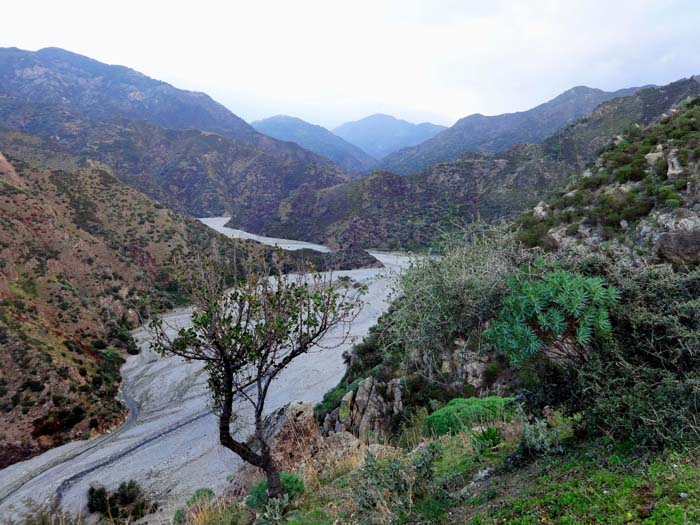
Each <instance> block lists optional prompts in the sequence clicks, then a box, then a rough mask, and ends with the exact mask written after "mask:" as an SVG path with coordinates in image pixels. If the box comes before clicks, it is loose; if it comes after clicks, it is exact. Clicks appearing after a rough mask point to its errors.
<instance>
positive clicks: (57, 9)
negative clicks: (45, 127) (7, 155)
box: [0, 0, 700, 128]
mask: <svg viewBox="0 0 700 525" xmlns="http://www.w3.org/2000/svg"><path fill="white" fill-rule="evenodd" d="M2 17H3V22H4V23H3V24H2V31H1V32H0V47H10V46H14V47H19V48H22V49H28V50H37V49H40V48H42V47H47V46H56V47H61V48H64V49H68V50H70V51H73V52H76V53H80V54H83V55H87V56H90V57H92V58H95V59H97V60H100V61H103V62H107V63H110V64H120V65H125V66H128V67H131V68H133V69H136V70H138V71H140V72H142V73H144V74H146V75H148V76H150V77H153V78H157V79H160V80H164V81H166V82H169V83H171V84H173V85H175V86H176V87H180V88H183V89H191V90H196V91H203V92H206V93H208V94H209V95H211V96H212V97H214V98H215V99H216V100H218V101H219V102H221V103H222V104H224V105H225V106H227V107H228V108H229V109H231V110H232V111H233V112H234V113H236V114H237V115H239V116H240V117H242V118H244V119H246V120H247V121H249V122H250V121H252V120H256V119H260V118H265V117H268V116H272V115H277V114H286V115H293V116H296V117H299V118H302V119H304V120H307V121H309V122H313V123H316V124H320V125H323V126H326V127H328V128H333V127H334V126H337V125H339V124H340V123H342V122H345V121H348V120H357V119H359V118H362V117H365V116H367V115H370V114H373V113H388V114H391V115H394V116H396V117H399V118H403V119H406V120H409V121H412V122H422V121H431V122H435V123H437V124H444V125H451V124H452V123H454V122H455V121H456V120H457V119H459V118H461V117H464V116H466V115H469V114H472V113H483V114H486V115H491V114H498V113H505V112H511V111H521V110H525V109H528V108H531V107H533V106H535V105H537V104H540V103H542V102H545V101H547V100H549V99H551V98H553V97H555V96H556V95H557V94H559V93H561V92H562V91H565V90H566V89H568V88H570V87H573V86H576V85H587V86H591V87H597V88H601V89H605V90H615V89H619V88H623V87H630V86H635V85H645V84H665V83H668V82H671V81H674V80H677V79H679V78H684V77H688V76H692V75H694V74H700V1H698V0H666V1H652V0H605V1H600V0H559V1H555V0H519V1H518V0H512V1H509V0H487V1H470V0H462V1H457V0H430V1H428V0H425V1H422V0H345V1H338V0H245V1H240V0H220V1H215V0H197V1H191V0H190V1H187V2H181V1H179V0H168V1H161V0H138V1H134V0H119V1H105V0H102V1H99V0H89V1H88V0H62V1H56V0H43V1H39V0H21V1H11V2H10V1H8V2H5V5H3V6H2Z"/></svg>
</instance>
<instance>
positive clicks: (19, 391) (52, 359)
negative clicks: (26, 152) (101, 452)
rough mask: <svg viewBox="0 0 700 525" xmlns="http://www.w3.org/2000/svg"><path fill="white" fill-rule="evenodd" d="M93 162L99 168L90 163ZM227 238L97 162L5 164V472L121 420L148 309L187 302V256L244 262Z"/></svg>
mask: <svg viewBox="0 0 700 525" xmlns="http://www.w3.org/2000/svg"><path fill="white" fill-rule="evenodd" d="M88 164H89V163H88ZM253 246H255V243H251V242H241V241H234V240H231V239H228V238H226V237H224V236H222V235H219V234H217V233H216V232H214V231H213V230H210V229H209V228H207V227H206V226H204V225H203V224H201V223H200V222H198V221H196V220H194V219H190V218H187V217H185V216H183V215H180V214H178V213H176V212H173V211H171V210H168V209H166V208H165V207H164V206H162V205H160V204H158V203H156V202H154V201H152V200H151V199H149V198H148V197H146V196H145V195H143V194H142V193H139V192H138V191H135V190H133V189H131V188H129V187H128V186H125V185H124V184H122V183H121V182H119V181H118V180H117V179H116V178H115V177H114V176H113V175H112V174H111V173H110V171H109V168H108V167H107V166H104V165H99V164H97V163H91V165H87V164H86V166H85V167H82V168H79V169H76V170H74V171H66V170H60V169H55V170H49V169H43V168H34V167H32V166H31V165H30V164H28V163H26V162H24V161H22V160H18V159H17V158H15V157H12V156H9V155H8V156H3V155H0V301H1V302H2V307H0V343H1V344H0V347H2V349H3V351H2V352H0V370H2V374H0V405H1V407H2V409H1V410H0V425H1V426H2V429H3V430H2V432H0V440H1V441H0V450H1V451H2V452H1V453H0V467H2V466H6V465H7V464H9V463H12V462H14V461H17V460H18V459H22V458H24V457H27V456H29V455H32V454H34V453H36V452H37V451H39V450H42V449H46V448H48V447H50V446H53V445H56V444H60V443H61V442H63V441H64V440H65V439H70V438H76V437H79V436H82V435H85V434H88V433H90V432H93V431H99V430H104V429H106V428H109V427H112V426H114V425H116V424H117V423H119V422H120V421H121V418H122V415H123V410H122V407H121V404H120V403H119V402H118V401H117V400H116V399H115V396H116V393H117V389H118V387H119V380H120V378H119V366H120V364H121V362H122V358H123V356H124V354H125V352H135V351H137V349H136V347H135V346H134V345H133V341H132V340H131V338H130V336H129V334H128V330H129V329H130V328H133V327H135V326H137V325H138V324H139V323H140V320H141V318H142V317H143V316H144V315H148V312H149V305H150V304H154V305H157V306H160V307H162V308H168V307H172V306H173V305H174V304H176V303H178V302H180V301H182V299H183V298H182V296H181V293H182V292H181V291H180V290H179V288H178V285H177V282H176V280H175V278H174V274H173V273H172V270H171V269H169V268H171V264H170V263H171V258H172V257H173V256H175V255H176V254H178V257H179V258H180V261H182V262H185V263H187V261H189V260H191V258H192V257H193V256H194V255H204V256H211V257H214V258H215V259H217V260H220V261H222V262H223V261H227V262H228V263H229V264H231V265H232V266H231V268H232V269H233V268H235V266H236V261H238V263H239V264H242V261H243V260H244V259H245V258H246V257H247V254H248V253H249V251H250V250H252V249H253Z"/></svg>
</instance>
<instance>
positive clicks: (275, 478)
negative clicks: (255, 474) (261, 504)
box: [263, 460, 283, 499]
mask: <svg viewBox="0 0 700 525" xmlns="http://www.w3.org/2000/svg"><path fill="white" fill-rule="evenodd" d="M263 471H264V472H265V476H266V477H267V495H268V496H269V497H270V498H277V499H279V498H281V497H282V496H283V493H282V480H281V479H280V471H279V470H278V469H277V466H276V465H275V463H274V461H270V460H268V461H266V462H265V465H264V466H263Z"/></svg>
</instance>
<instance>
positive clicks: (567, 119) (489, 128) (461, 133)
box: [381, 86, 639, 174]
mask: <svg viewBox="0 0 700 525" xmlns="http://www.w3.org/2000/svg"><path fill="white" fill-rule="evenodd" d="M638 89H639V88H629V89H620V90H618V91H613V92H607V91H603V90H600V89H594V88H589V87H586V86H577V87H574V88H572V89H569V90H568V91H565V92H564V93H562V94H561V95H559V96H557V97H556V98H554V99H552V100H550V101H548V102H545V103H544V104H540V105H539V106H536V107H534V108H532V109H529V110H527V111H520V112H517V113H505V114H503V115H494V116H485V115H481V114H475V115H470V116H468V117H464V118H463V119H460V120H459V121H457V123H456V124H455V125H454V126H452V127H451V128H448V129H446V130H444V131H442V132H441V133H439V134H438V135H436V136H435V137H433V138H431V139H429V140H426V141H425V142H423V143H421V144H418V145H416V146H414V147H411V148H405V149H402V150H400V151H397V152H395V153H393V154H391V155H389V156H387V157H386V158H384V159H382V162H381V168H382V169H385V170H387V171H393V172H395V173H401V174H407V173H415V172H417V171H421V170H423V169H425V168H427V167H428V166H430V165H431V164H436V163H438V162H447V161H451V160H455V159H458V158H459V157H460V156H461V155H463V154H464V153H466V152H469V151H471V152H481V153H497V152H501V151H505V150H507V149H508V148H510V147H511V146H513V145H514V144H517V143H530V144H537V143H540V142H542V141H543V140H544V139H546V138H547V137H549V136H550V135H552V134H553V133H555V132H557V131H559V130H560V129H562V128H563V127H565V126H566V125H568V124H571V123H573V122H575V121H576V120H578V119H580V118H582V117H584V116H585V115H588V114H589V113H590V112H591V111H593V110H594V109H595V108H596V107H597V106H598V105H599V104H601V103H602V102H605V101H607V100H610V99H613V98H618V97H624V96H628V95H632V94H634V93H635V92H637V91H638Z"/></svg>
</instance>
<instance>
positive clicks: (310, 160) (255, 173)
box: [0, 48, 350, 227]
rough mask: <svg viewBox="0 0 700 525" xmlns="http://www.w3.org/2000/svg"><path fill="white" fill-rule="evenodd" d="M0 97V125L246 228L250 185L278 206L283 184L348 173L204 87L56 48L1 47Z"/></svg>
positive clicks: (330, 179) (251, 213)
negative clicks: (102, 163)
mask: <svg viewBox="0 0 700 525" xmlns="http://www.w3.org/2000/svg"><path fill="white" fill-rule="evenodd" d="M0 104H2V110H1V111H2V122H1V123H0V124H1V125H2V127H3V128H5V129H14V130H20V131H23V132H27V133H30V134H32V135H39V136H42V137H51V140H53V141H55V142H56V143H57V144H58V145H59V146H60V147H61V148H65V149H67V151H68V152H70V153H77V154H80V155H81V156H88V157H90V156H92V155H93V154H94V155H97V156H98V157H99V158H103V157H109V163H110V166H112V167H119V169H118V170H117V171H116V172H117V173H118V174H119V176H120V177H122V180H125V181H127V182H128V183H132V181H133V180H134V178H136V179H139V178H140V179H141V180H138V181H137V183H138V184H137V185H136V186H135V187H136V188H137V189H139V190H143V191H146V192H147V193H149V194H150V195H151V196H154V197H157V198H159V199H163V200H164V201H167V202H168V204H169V205H175V206H177V207H178V208H179V209H181V210H185V211H187V212H189V213H191V214H193V215H197V214H204V213H217V214H221V213H224V212H227V213H231V214H233V215H234V216H238V215H240V216H241V217H242V218H241V222H240V223H239V224H238V226H240V227H252V226H250V225H249V222H248V220H247V218H248V217H255V216H257V214H258V212H259V210H258V204H257V203H256V204H255V205H253V204H251V202H252V201H253V200H254V197H253V196H254V195H255V194H257V193H263V195H264V198H263V201H262V203H260V204H259V206H260V207H262V208H263V210H265V207H266V206H268V203H269V202H271V204H269V206H271V207H272V208H275V209H276V208H277V206H278V205H279V200H281V198H283V197H286V196H287V195H288V192H287V190H288V189H290V188H292V189H293V188H296V187H298V186H301V185H303V184H311V185H313V186H316V187H322V186H323V185H327V184H334V183H338V182H341V181H343V180H348V179H349V178H350V176H349V175H348V174H347V173H346V172H344V171H343V170H342V169H340V168H339V167H338V166H337V165H335V164H334V163H333V162H332V161H330V160H328V159H326V158H323V157H320V156H318V155H316V154H314V153H311V152H310V151H307V150H305V149H303V148H302V147H300V146H298V145H297V144H294V143H292V142H282V141H279V140H276V139H274V138H272V137H268V136H266V135H263V134H261V133H258V132H257V131H255V130H254V129H253V128H252V127H251V126H249V125H248V124H247V123H245V122H244V121H243V120H242V119H240V118H238V117H237V116H236V115H234V114H233V113H231V112H230V111H229V110H228V109H226V108H225V107H224V106H222V105H220V104H218V103H217V102H215V101H213V100H212V99H211V98H209V97H208V96H207V95H204V94H202V93H193V92H189V91H183V90H180V89H176V88H174V87H173V86H170V85H169V84H166V83H164V82H160V81H157V80H153V79H150V78H148V77H146V76H145V75H142V74H141V73H138V72H136V71H133V70H131V69H128V68H125V67H122V66H111V65H107V64H103V63H100V62H97V61H95V60H92V59H89V58H87V57H83V56H80V55H76V54H74V53H70V52H68V51H64V50H61V49H56V48H48V49H42V50H40V51H37V52H29V51H22V50H19V49H16V48H4V49H0ZM117 120H119V123H116V121H117ZM145 123H149V124H150V126H149V125H147V124H145ZM195 130H199V131H195ZM214 134H216V135H215V136H214ZM219 137H220V138H219ZM174 146H176V147H177V148H176V149H174ZM123 165H128V166H129V168H128V169H123ZM130 170H136V172H137V173H134V172H132V171H130ZM144 178H150V179H152V180H143V179H144ZM183 185H186V186H187V187H186V188H183ZM159 188H160V189H159ZM163 188H167V189H166V190H163V191H164V192H165V194H163V193H162V192H161V191H160V190H162V189H163ZM230 192H233V194H231V193H230ZM266 198H267V200H265V199H266ZM234 201H235V202H234ZM266 211H267V210H265V212H266ZM263 215H264V213H263ZM260 222H261V223H264V222H265V221H264V219H261V220H260Z"/></svg>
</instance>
